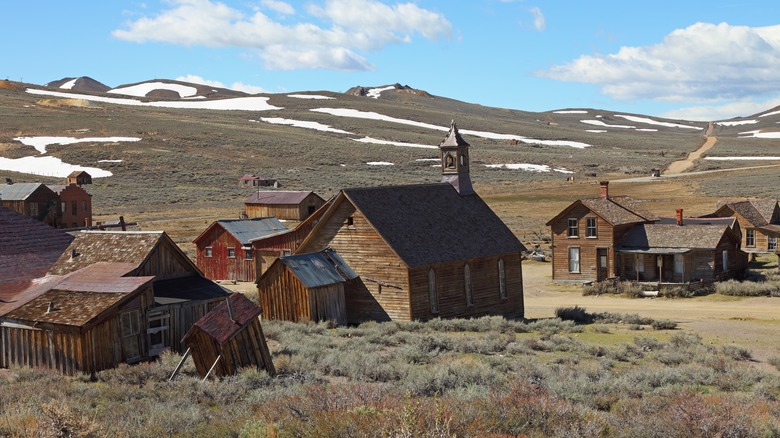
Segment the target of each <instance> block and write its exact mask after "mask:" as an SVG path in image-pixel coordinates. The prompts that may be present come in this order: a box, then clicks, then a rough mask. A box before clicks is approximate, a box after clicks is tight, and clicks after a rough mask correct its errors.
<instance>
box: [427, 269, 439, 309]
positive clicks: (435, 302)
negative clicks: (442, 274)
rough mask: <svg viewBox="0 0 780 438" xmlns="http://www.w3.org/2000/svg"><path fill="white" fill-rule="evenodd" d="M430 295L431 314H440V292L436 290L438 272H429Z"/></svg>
mask: <svg viewBox="0 0 780 438" xmlns="http://www.w3.org/2000/svg"><path fill="white" fill-rule="evenodd" d="M428 294H429V295H430V299H431V313H439V292H438V291H437V290H436V272H434V270H433V269H431V270H430V271H428Z"/></svg>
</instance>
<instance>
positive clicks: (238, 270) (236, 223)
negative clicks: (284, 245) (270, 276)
mask: <svg viewBox="0 0 780 438" xmlns="http://www.w3.org/2000/svg"><path fill="white" fill-rule="evenodd" d="M287 231H289V230H288V229H287V227H286V226H285V225H284V224H283V223H281V222H280V221H279V220H278V219H277V218H275V217H262V218H254V219H235V220H228V219H224V220H218V221H215V222H213V223H212V224H211V225H209V227H208V228H206V230H205V231H203V232H202V233H201V234H200V235H199V236H198V237H197V238H195V240H194V241H193V243H195V247H196V253H197V256H196V264H197V265H198V268H200V270H201V271H203V275H205V276H206V277H207V278H210V279H212V280H236V281H255V280H257V277H258V276H259V275H260V274H261V273H262V272H263V271H265V269H266V268H267V265H265V264H264V259H263V258H262V257H256V254H255V252H256V250H255V248H254V247H253V245H252V242H253V241H254V240H256V239H260V238H263V237H269V236H274V235H278V234H281V233H285V232H287Z"/></svg>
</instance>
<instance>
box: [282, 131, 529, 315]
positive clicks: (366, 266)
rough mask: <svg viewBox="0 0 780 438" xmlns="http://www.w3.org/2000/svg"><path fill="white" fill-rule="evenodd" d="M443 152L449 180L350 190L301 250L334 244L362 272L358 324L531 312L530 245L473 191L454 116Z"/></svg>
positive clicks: (352, 301) (351, 297)
mask: <svg viewBox="0 0 780 438" xmlns="http://www.w3.org/2000/svg"><path fill="white" fill-rule="evenodd" d="M439 150H440V162H441V171H442V183H434V184H416V185H402V186H390V187H369V188H355V189H343V190H341V191H340V192H339V193H338V195H337V196H336V197H335V198H334V199H332V200H331V201H330V202H329V204H328V207H327V209H326V210H325V211H324V212H323V213H322V218H321V219H320V220H319V221H318V222H317V224H316V225H315V226H314V228H313V229H312V231H311V233H310V234H309V235H308V236H307V237H306V239H305V240H304V241H303V242H302V243H301V244H300V246H299V247H298V248H297V250H296V251H295V254H303V253H317V252H320V251H323V250H325V249H326V248H332V249H333V250H335V251H336V252H337V253H338V254H339V255H340V256H341V258H342V259H343V260H344V262H345V263H346V264H347V265H348V266H349V267H351V268H352V270H353V271H354V272H355V273H356V274H357V275H359V277H358V278H357V279H356V280H355V283H356V284H355V285H354V286H353V287H350V288H347V289H345V308H346V313H347V321H348V322H349V323H353V322H360V321H366V320H376V321H386V320H391V319H393V320H407V321H408V320H428V319H432V318H436V317H442V318H445V317H472V316H482V315H505V316H511V317H522V316H523V284H522V266H521V253H522V252H523V251H525V247H524V246H523V245H522V244H521V243H520V241H519V240H518V239H517V237H516V236H515V235H514V234H513V233H512V232H511V231H510V230H509V228H508V227H507V226H506V224H504V223H503V222H502V221H501V219H500V218H499V217H498V216H496V214H495V213H494V212H493V211H492V210H491V209H490V207H488V205H487V204H485V202H484V201H483V200H482V198H480V197H479V195H477V194H476V193H475V192H474V190H473V188H472V185H471V179H470V174H469V165H470V163H469V145H468V143H466V142H465V141H464V140H463V138H462V137H461V136H460V134H459V133H458V130H457V127H456V126H455V123H454V122H453V124H452V126H451V129H450V131H449V133H448V135H447V137H446V138H445V140H444V141H443V142H442V143H441V144H440V145H439ZM295 311H296V309H292V310H291V312H295Z"/></svg>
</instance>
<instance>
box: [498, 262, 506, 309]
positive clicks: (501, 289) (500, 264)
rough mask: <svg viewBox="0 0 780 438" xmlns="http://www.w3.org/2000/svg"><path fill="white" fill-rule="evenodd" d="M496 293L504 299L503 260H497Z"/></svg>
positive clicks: (504, 272) (504, 278)
mask: <svg viewBox="0 0 780 438" xmlns="http://www.w3.org/2000/svg"><path fill="white" fill-rule="evenodd" d="M498 292H499V293H500V294H501V299H502V300H505V299H506V271H505V270H504V259H498Z"/></svg>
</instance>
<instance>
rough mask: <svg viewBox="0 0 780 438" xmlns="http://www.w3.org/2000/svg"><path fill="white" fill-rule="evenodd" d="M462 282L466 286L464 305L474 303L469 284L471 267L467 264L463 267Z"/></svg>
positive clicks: (472, 291)
mask: <svg viewBox="0 0 780 438" xmlns="http://www.w3.org/2000/svg"><path fill="white" fill-rule="evenodd" d="M463 282H464V284H465V287H466V305H467V306H473V305H474V289H473V288H472V286H471V268H470V267H469V265H466V266H464V267H463Z"/></svg>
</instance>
